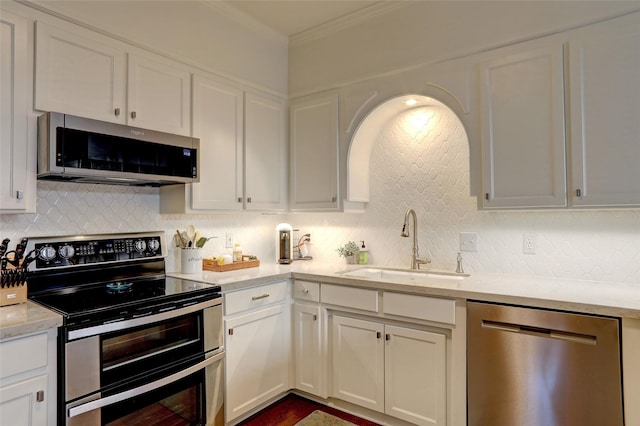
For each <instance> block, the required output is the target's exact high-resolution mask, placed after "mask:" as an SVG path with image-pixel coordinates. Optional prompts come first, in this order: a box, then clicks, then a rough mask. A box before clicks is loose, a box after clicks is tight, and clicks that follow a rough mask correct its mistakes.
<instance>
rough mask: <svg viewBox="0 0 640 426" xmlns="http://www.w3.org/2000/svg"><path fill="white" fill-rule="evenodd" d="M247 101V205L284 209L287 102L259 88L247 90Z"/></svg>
mask: <svg viewBox="0 0 640 426" xmlns="http://www.w3.org/2000/svg"><path fill="white" fill-rule="evenodd" d="M244 103H245V111H244V138H245V140H244V162H245V163H244V164H245V168H244V171H245V176H244V184H245V191H244V193H245V199H244V202H245V204H244V205H245V208H246V209H247V210H285V209H286V207H287V196H286V194H287V190H286V188H287V187H286V179H287V161H286V160H287V152H286V139H285V133H286V130H285V129H286V124H285V123H286V110H285V108H286V105H285V103H284V102H283V101H282V100H281V99H278V98H275V97H272V96H269V95H266V94H259V93H256V92H246V93H245V102H244Z"/></svg>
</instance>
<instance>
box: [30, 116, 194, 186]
mask: <svg viewBox="0 0 640 426" xmlns="http://www.w3.org/2000/svg"><path fill="white" fill-rule="evenodd" d="M199 148H200V140H199V139H197V138H191V137H187V136H180V135H173V134H169V133H163V132H157V131H154V130H147V129H140V128H136V127H130V126H125V125H122V124H115V123H108V122H104V121H98V120H92V119H88V118H82V117H77V116H73V115H68V114H61V113H56V112H47V113H45V114H43V115H41V116H40V117H38V179H48V180H58V181H74V182H86V183H106V184H119V185H137V186H163V185H173V184H177V183H191V182H197V181H198V168H199V155H198V154H199Z"/></svg>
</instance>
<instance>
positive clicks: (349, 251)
mask: <svg viewBox="0 0 640 426" xmlns="http://www.w3.org/2000/svg"><path fill="white" fill-rule="evenodd" d="M336 251H337V252H338V254H339V255H340V256H341V257H347V256H353V255H354V254H357V253H358V252H359V251H360V249H359V248H358V245H357V244H356V243H355V242H353V241H349V242H348V243H346V244H345V245H343V246H342V247H338V248H337V249H336Z"/></svg>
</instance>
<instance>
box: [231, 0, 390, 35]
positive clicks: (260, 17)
mask: <svg viewBox="0 0 640 426" xmlns="http://www.w3.org/2000/svg"><path fill="white" fill-rule="evenodd" d="M224 3H225V4H226V5H227V6H231V7H232V8H234V9H236V10H238V11H240V12H242V13H244V14H246V15H249V16H250V17H252V18H253V19H255V20H257V21H259V22H260V23H262V24H264V25H266V26H267V27H269V28H271V29H273V30H274V31H276V32H278V33H280V34H283V35H285V36H288V37H289V36H293V35H296V34H300V33H302V32H305V31H307V30H310V29H312V28H315V27H317V26H319V25H322V24H326V23H327V22H331V21H333V20H335V19H338V18H341V17H344V16H346V15H351V14H357V13H359V12H362V11H364V9H366V8H368V7H370V6H373V5H375V4H378V3H383V1H380V0H376V1H369V0H224Z"/></svg>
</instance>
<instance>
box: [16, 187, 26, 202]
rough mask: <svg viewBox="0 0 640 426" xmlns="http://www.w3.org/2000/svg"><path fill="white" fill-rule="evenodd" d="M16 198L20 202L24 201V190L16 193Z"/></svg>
mask: <svg viewBox="0 0 640 426" xmlns="http://www.w3.org/2000/svg"><path fill="white" fill-rule="evenodd" d="M16 198H17V199H18V200H22V199H23V198H24V192H23V191H22V190H20V189H18V190H17V191H16Z"/></svg>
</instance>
